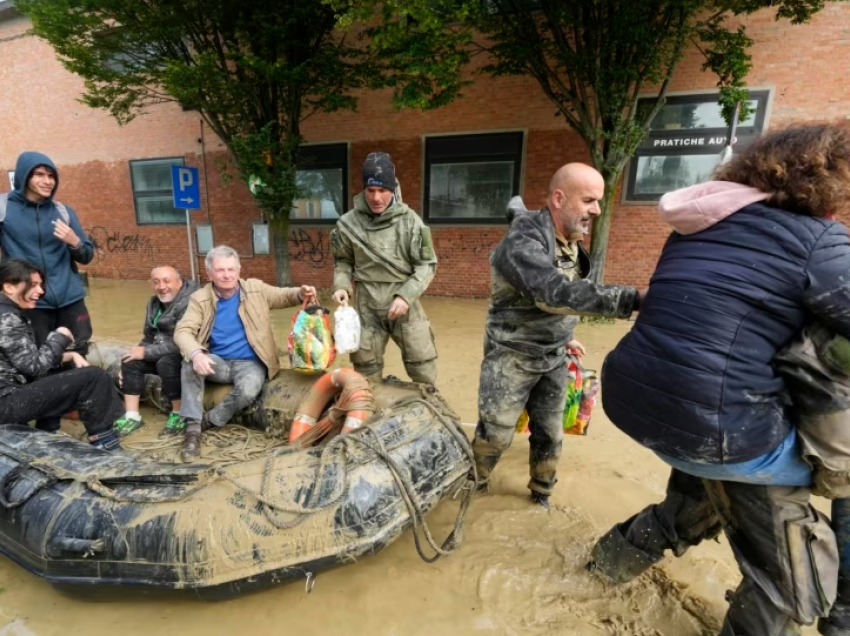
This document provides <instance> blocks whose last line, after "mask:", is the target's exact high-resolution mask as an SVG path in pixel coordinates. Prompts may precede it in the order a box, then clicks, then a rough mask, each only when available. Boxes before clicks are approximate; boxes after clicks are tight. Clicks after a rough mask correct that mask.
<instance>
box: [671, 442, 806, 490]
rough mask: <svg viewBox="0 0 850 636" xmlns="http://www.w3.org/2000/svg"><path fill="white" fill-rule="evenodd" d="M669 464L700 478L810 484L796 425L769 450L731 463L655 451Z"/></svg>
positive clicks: (769, 483) (766, 483)
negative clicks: (715, 462) (670, 455)
mask: <svg viewBox="0 0 850 636" xmlns="http://www.w3.org/2000/svg"><path fill="white" fill-rule="evenodd" d="M655 454H656V455H658V457H659V458H660V459H662V460H664V461H665V462H667V463H668V464H670V465H671V466H672V467H673V468H675V469H677V470H680V471H682V472H683V473H687V474H688V475H693V476H694V477H702V478H703V479H715V480H717V481H737V482H741V483H745V484H763V485H765V486H811V485H812V467H811V466H809V464H807V463H806V461H805V460H804V459H803V456H802V454H801V453H800V448H799V446H798V445H797V429H796V428H794V429H791V434H790V435H788V437H786V438H785V440H784V441H783V442H782V443H781V444H780V445H779V446H777V447H776V448H774V449H773V450H772V451H770V452H769V453H765V454H764V455H761V456H759V457H756V458H755V459H751V460H749V461H746V462H738V463H735V464H700V463H697V462H686V461H683V460H681V459H676V458H675V457H669V456H668V455H663V454H661V453H658V452H656V453H655Z"/></svg>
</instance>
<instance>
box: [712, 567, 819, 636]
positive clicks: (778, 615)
mask: <svg viewBox="0 0 850 636" xmlns="http://www.w3.org/2000/svg"><path fill="white" fill-rule="evenodd" d="M726 600H727V601H728V602H729V611H728V612H727V613H726V620H724V622H723V629H721V630H720V634H719V636H800V635H801V634H802V633H803V631H802V630H803V626H802V625H801V624H800V623H798V622H797V621H795V620H794V619H793V618H791V617H790V616H788V614H785V613H784V612H782V611H781V610H780V609H779V608H778V607H777V606H776V605H775V604H774V603H773V602H772V601H771V600H770V598H768V596H767V595H765V593H764V592H762V591H761V590H760V589H759V588H758V587H757V586H756V585H755V584H754V583H752V581H751V580H749V579H746V578H745V579H744V580H743V581H741V584H740V585H739V586H738V589H736V590H735V591H734V592H733V591H732V590H728V591H727V592H726Z"/></svg>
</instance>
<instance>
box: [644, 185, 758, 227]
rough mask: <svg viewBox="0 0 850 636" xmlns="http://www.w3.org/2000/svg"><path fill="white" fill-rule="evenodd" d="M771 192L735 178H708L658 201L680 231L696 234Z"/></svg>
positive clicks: (669, 220)
mask: <svg viewBox="0 0 850 636" xmlns="http://www.w3.org/2000/svg"><path fill="white" fill-rule="evenodd" d="M769 197H770V193H768V192H762V191H761V190H756V189H755V188H751V187H750V186H745V185H741V184H740V183H732V182H731V181H708V182H706V183H698V184H697V185H693V186H690V187H688V188H682V189H681V190H674V191H673V192H668V193H667V194H665V195H664V196H662V197H661V200H660V201H659V202H658V213H659V214H660V215H661V218H662V219H663V220H664V221H665V222H666V223H668V224H669V225H671V226H672V227H673V229H674V230H676V231H677V232H678V233H679V234H696V233H697V232H701V231H703V230H706V229H708V228H710V227H711V226H712V225H714V224H715V223H718V222H720V221H722V220H723V219H725V218H726V217H727V216H729V215H730V214H733V213H734V212H737V211H738V210H740V209H741V208H744V207H746V206H748V205H750V204H751V203H756V202H758V201H764V200H765V199H767V198H769Z"/></svg>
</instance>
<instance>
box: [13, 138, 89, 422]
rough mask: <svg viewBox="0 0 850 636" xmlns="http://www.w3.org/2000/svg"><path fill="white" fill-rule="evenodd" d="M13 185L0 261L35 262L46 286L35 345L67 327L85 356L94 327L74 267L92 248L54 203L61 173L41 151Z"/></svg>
mask: <svg viewBox="0 0 850 636" xmlns="http://www.w3.org/2000/svg"><path fill="white" fill-rule="evenodd" d="M14 186H15V187H14V190H13V191H12V192H10V193H9V195H8V199H7V203H6V217H5V219H4V221H3V223H2V224H0V249H2V252H3V256H2V258H3V260H6V259H9V258H21V259H24V260H26V261H28V262H30V263H33V264H35V265H37V266H38V267H40V268H41V270H42V271H44V272H45V274H46V276H47V280H48V281H49V285H48V287H47V290H46V293H45V295H44V296H42V297H41V298H40V299H39V300H38V305H37V306H36V308H35V309H34V310H32V311H30V312H29V319H30V321H31V323H32V327H33V332H34V334H35V340H36V344H37V345H38V346H41V345H42V344H43V343H44V342H45V340H46V338H47V335H48V334H49V333H50V332H52V331H54V330H55V329H56V328H57V327H67V328H68V329H69V330H70V331H71V334H72V335H73V336H74V343H73V345H72V348H73V350H74V351H76V352H78V353H80V354H81V355H83V356H85V355H86V353H87V352H88V346H89V340H90V339H91V335H92V326H91V319H90V318H89V312H88V309H87V308H86V304H85V295H86V292H85V288H84V287H83V283H82V281H81V279H80V276H79V274H78V272H77V263H81V264H83V265H85V264H87V263H90V262H91V260H92V258H93V257H94V246H93V245H92V243H91V241H90V240H89V238H88V237H87V236H86V234H85V232H84V231H83V228H82V226H81V225H80V221H79V219H78V218H77V215H76V213H75V212H74V210H73V209H72V208H71V207H70V206H68V205H65V204H62V203H59V202H57V201H56V200H55V199H54V197H55V195H56V191H57V190H58V189H59V171H58V170H57V168H56V165H55V164H54V163H53V161H51V160H50V158H49V157H47V156H46V155H43V154H42V153H40V152H23V153H21V155H20V156H19V157H18V161H17V164H16V166H15V179H14ZM37 426H38V428H40V429H42V430H48V431H56V430H58V429H59V419H58V418H50V419H44V420H39V421H38V422H37Z"/></svg>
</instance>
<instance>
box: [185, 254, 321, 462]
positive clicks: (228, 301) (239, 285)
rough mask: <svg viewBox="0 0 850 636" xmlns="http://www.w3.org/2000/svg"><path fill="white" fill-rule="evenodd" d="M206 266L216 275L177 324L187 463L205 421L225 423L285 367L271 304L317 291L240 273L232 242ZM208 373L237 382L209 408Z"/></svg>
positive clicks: (198, 447) (198, 452)
mask: <svg viewBox="0 0 850 636" xmlns="http://www.w3.org/2000/svg"><path fill="white" fill-rule="evenodd" d="M206 267H207V276H208V277H209V279H210V280H211V281H212V282H210V283H208V284H207V285H205V286H204V287H203V288H201V289H199V290H198V291H196V292H195V293H194V294H192V296H191V297H190V298H189V307H188V308H187V309H186V313H185V314H184V315H183V318H182V319H181V320H180V322H179V323H177V328H176V329H175V330H174V343H175V344H176V345H177V346H178V347H179V348H180V353H181V354H182V355H183V359H184V362H183V368H182V372H181V382H182V387H183V388H182V395H181V397H182V403H181V405H180V416H181V417H182V418H183V419H184V420H185V422H186V437H185V439H184V440H183V447H182V448H181V449H180V457H181V458H182V459H183V461H184V462H190V461H193V460H195V459H197V458H198V457H200V455H201V431H202V430H203V428H205V427H206V426H224V425H225V424H227V423H228V422H229V421H230V419H231V418H232V417H233V416H234V415H235V414H236V413H238V412H239V411H241V410H242V409H244V408H245V407H247V406H249V405H250V404H251V403H252V402H253V401H254V400H255V399H256V398H257V396H258V395H259V394H260V391H261V390H262V388H263V384H264V383H265V381H266V379H269V380H270V379H272V378H273V377H275V376H276V375H277V372H278V371H279V370H280V363H279V361H278V356H277V345H276V344H275V340H274V333H273V332H272V326H271V320H270V319H269V310H270V309H280V308H282V307H292V306H293V305H298V304H300V303H301V302H302V301H303V300H304V299H305V298H309V297H312V298H313V299H315V298H316V289H315V287H311V286H309V285H302V286H301V287H300V288H299V287H273V286H271V285H266V284H265V283H264V282H262V281H260V280H257V279H253V278H249V279H248V280H242V279H240V278H239V271H240V268H241V266H240V264H239V254H237V253H236V250H234V249H233V248H231V247H227V246H226V245H220V246H218V247H215V248H213V249H212V250H210V251H209V253H208V254H207V257H206ZM206 380H210V381H211V382H218V383H220V384H232V385H233V390H232V391H231V392H230V393H229V394H228V396H227V397H226V398H224V400H222V401H221V403H219V404H218V405H216V406H215V407H213V409H212V410H210V411H209V412H208V413H207V414H206V415H204V413H203V404H204V384H205V381H206ZM202 422H203V425H202Z"/></svg>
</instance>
